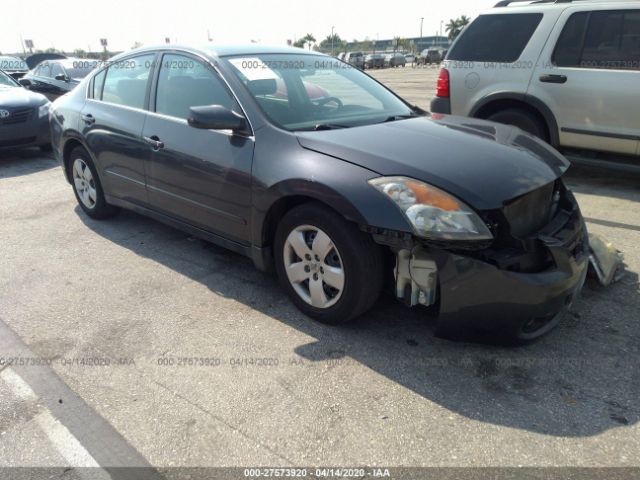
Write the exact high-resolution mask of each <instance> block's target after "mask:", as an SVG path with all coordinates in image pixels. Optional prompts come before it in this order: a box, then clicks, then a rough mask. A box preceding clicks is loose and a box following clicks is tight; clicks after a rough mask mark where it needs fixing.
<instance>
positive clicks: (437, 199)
mask: <svg viewBox="0 0 640 480" xmlns="http://www.w3.org/2000/svg"><path fill="white" fill-rule="evenodd" d="M405 185H406V186H407V187H409V188H410V189H411V190H412V191H413V193H415V194H416V200H417V203H422V204H424V205H431V206H433V207H437V208H439V209H441V210H446V211H448V212H451V211H456V210H461V209H462V208H461V206H460V204H459V203H458V202H457V201H456V200H455V199H454V198H452V197H451V196H450V195H447V194H446V193H444V192H441V191H440V190H436V189H434V188H430V187H429V186H428V185H425V184H424V183H420V182H411V181H408V182H406V183H405Z"/></svg>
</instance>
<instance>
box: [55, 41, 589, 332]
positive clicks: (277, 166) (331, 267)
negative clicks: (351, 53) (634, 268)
mask: <svg viewBox="0 0 640 480" xmlns="http://www.w3.org/2000/svg"><path fill="white" fill-rule="evenodd" d="M125 65H126V68H123V66H125ZM334 65H335V62H334V61H332V59H331V57H328V56H325V55H320V54H317V53H313V52H308V53H307V52H301V51H300V49H293V48H287V47H266V46H263V45H256V44H251V45H247V46H230V47H224V46H213V45H210V46H207V47H203V48H191V47H185V46H174V45H163V46H162V47H155V48H153V47H151V48H143V49H139V50H135V51H131V52H127V53H126V54H122V55H120V56H117V57H115V58H113V59H112V61H111V62H110V63H109V65H108V66H105V67H104V68H100V69H99V70H96V71H95V73H93V74H91V75H90V76H89V77H88V78H86V79H85V80H84V81H83V83H82V88H76V89H75V90H74V91H72V92H71V93H70V94H68V95H65V96H64V97H61V98H59V99H58V100H56V102H55V103H54V104H53V107H52V112H51V115H50V119H51V120H50V121H51V132H52V135H53V145H54V151H55V155H56V157H57V158H58V159H59V161H60V162H61V165H62V167H63V168H62V171H63V172H64V175H65V176H66V179H67V181H68V182H69V183H70V184H71V186H72V188H73V191H74V192H75V195H76V198H77V201H78V203H79V206H80V208H81V209H82V210H83V211H84V212H85V213H86V214H87V215H88V216H90V217H93V218H96V219H104V218H107V217H109V216H112V215H113V214H115V213H116V211H117V208H118V207H123V208H127V209H132V210H135V211H137V212H140V213H142V214H145V215H148V216H151V217H152V218H155V219H157V220H160V221H163V222H166V223H168V224H170V225H172V226H174V227H176V228H181V229H183V230H185V231H187V232H190V233H191V234H193V235H196V236H200V237H202V238H205V239H207V240H209V241H211V242H214V243H216V244H218V245H222V246H224V247H226V248H229V249H232V250H234V251H236V252H238V253H241V254H244V255H247V256H249V257H251V258H252V259H253V261H254V263H255V264H256V266H258V267H259V268H262V269H269V268H270V267H272V266H273V267H274V268H275V271H276V273H277V275H278V279H279V281H280V283H281V285H282V287H283V289H284V290H285V291H286V292H287V294H288V295H289V296H290V298H291V299H292V301H293V303H294V304H295V305H296V306H297V307H298V308H299V309H300V310H301V311H302V312H304V313H305V314H306V315H308V316H309V317H312V318H314V319H316V320H318V321H321V322H325V323H332V324H339V323H344V322H347V321H349V320H351V319H353V318H355V317H357V316H358V315H360V314H362V313H364V312H366V311H367V310H368V309H370V308H371V307H372V306H373V305H374V303H375V302H376V299H377V298H378V296H379V295H380V293H381V290H382V288H383V285H384V284H385V281H387V280H388V281H389V284H390V285H394V291H395V295H396V296H397V297H398V298H399V299H400V300H402V301H403V302H404V303H405V304H406V305H407V306H418V305H423V306H431V307H432V309H433V311H434V313H438V314H439V326H438V329H439V330H438V331H439V332H440V333H443V334H447V331H449V332H451V331H453V332H456V331H461V330H463V329H480V330H484V331H489V332H494V334H496V335H498V336H501V337H506V338H508V339H510V340H514V341H517V342H527V341H531V340H533V339H536V338H538V337H539V336H541V335H543V334H545V333H547V332H548V331H549V330H550V329H552V328H553V327H554V326H555V325H557V323H558V322H559V321H560V319H561V318H562V312H564V311H565V309H566V308H567V306H568V305H570V304H571V302H572V301H573V299H574V298H575V296H576V295H577V294H578V293H579V291H580V289H581V287H582V284H583V282H584V279H585V276H586V272H587V262H588V260H587V259H588V246H587V243H586V230H585V227H584V221H583V219H582V216H581V214H580V210H579V208H578V205H577V203H576V200H575V198H574V196H573V195H572V194H571V192H570V191H569V190H568V189H567V188H566V187H565V185H564V183H563V180H562V175H563V174H564V172H565V170H566V169H567V167H568V163H567V161H566V160H565V159H564V158H563V157H562V156H561V155H560V154H558V153H557V152H556V151H555V150H554V149H552V148H551V147H549V146H547V145H545V144H544V143H543V142H541V141H539V140H537V139H535V138H534V137H532V136H530V135H528V134H526V133H524V132H519V131H518V132H515V133H514V132H513V128H512V127H508V126H504V125H500V124H496V123H491V122H486V121H483V120H470V119H466V118H460V117H453V116H452V117H449V116H443V117H442V118H433V117H431V116H428V115H425V112H424V111H422V110H420V109H418V108H416V107H412V106H410V105H408V104H407V103H406V102H405V101H404V100H402V99H401V98H399V97H398V96H396V95H395V94H394V93H393V92H392V91H390V90H388V89H387V88H386V87H384V86H383V85H382V84H380V83H379V82H377V81H376V80H375V79H373V78H371V77H370V76H368V75H365V74H364V73H362V72H360V71H358V69H355V68H334ZM278 79H281V81H282V82H284V84H285V85H286V92H287V93H286V96H285V97H283V96H282V95H283V93H282V89H281V90H280V94H279V95H276V93H277V92H278ZM304 82H307V83H308V84H313V85H316V86H317V87H319V88H322V89H325V90H326V91H327V93H328V96H326V97H324V98H320V99H316V100H314V99H313V98H311V97H310V94H309V89H308V88H305V87H303V85H304ZM310 107H313V108H310ZM114 228H118V227H117V226H114ZM71 241H72V242H73V239H72V240H71ZM70 248H73V246H72V245H71V246H70ZM92 275H93V276H96V277H98V276H99V275H100V272H98V271H96V272H92ZM265 278H266V277H265Z"/></svg>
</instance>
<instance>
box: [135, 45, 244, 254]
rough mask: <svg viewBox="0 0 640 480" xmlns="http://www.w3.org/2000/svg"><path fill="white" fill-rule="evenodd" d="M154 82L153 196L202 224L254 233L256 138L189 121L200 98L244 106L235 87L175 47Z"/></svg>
mask: <svg viewBox="0 0 640 480" xmlns="http://www.w3.org/2000/svg"><path fill="white" fill-rule="evenodd" d="M154 90H155V94H154V95H153V98H152V104H151V108H150V110H151V112H150V113H149V116H148V118H147V121H146V123H145V126H144V132H143V137H144V138H145V139H147V140H148V141H149V142H150V144H149V145H147V149H148V151H149V152H150V157H149V160H148V162H147V165H146V172H147V184H148V191H149V201H150V203H151V204H152V205H153V207H154V208H157V209H158V210H160V211H162V212H163V213H166V214H168V215H171V216H173V217H176V218H178V219H180V220H182V221H185V222H188V223H190V224H192V225H195V226H197V227H200V228H203V229H205V230H208V231H210V232H214V233H217V234H219V235H222V236H225V237H227V238H232V239H234V240H237V241H241V242H244V241H248V240H249V239H250V232H249V217H250V211H251V209H250V205H251V163H252V160H253V147H254V139H253V138H252V137H244V136H239V135H236V134H233V133H232V132H230V131H218V130H202V129H197V128H193V127H190V126H189V125H188V123H187V118H188V116H189V109H190V108H191V107H195V106H204V105H222V106H224V107H226V108H229V109H234V110H236V111H238V112H241V109H240V107H239V106H238V104H237V102H236V100H235V98H234V96H233V94H232V93H231V92H230V91H229V89H228V87H227V85H226V84H225V82H224V81H223V79H222V78H221V77H220V75H219V74H218V72H216V70H215V69H214V68H213V67H212V66H211V65H210V64H208V63H207V62H205V61H204V60H202V59H200V58H199V57H196V56H191V55H188V54H186V53H174V52H171V53H169V52H168V53H165V54H164V55H163V57H162V60H161V62H160V70H159V72H158V77H157V80H156V83H155V88H154ZM154 142H155V145H154Z"/></svg>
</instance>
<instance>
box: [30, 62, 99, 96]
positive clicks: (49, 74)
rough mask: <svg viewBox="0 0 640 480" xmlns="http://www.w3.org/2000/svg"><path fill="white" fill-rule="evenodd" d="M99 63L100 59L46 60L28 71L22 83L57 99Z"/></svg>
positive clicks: (71, 88)
mask: <svg viewBox="0 0 640 480" xmlns="http://www.w3.org/2000/svg"><path fill="white" fill-rule="evenodd" d="M98 63H99V62H98V60H92V59H81V58H65V59H62V60H45V61H44V62H42V63H40V64H38V65H37V66H36V67H35V68H34V69H33V70H32V71H30V72H29V73H27V74H26V75H25V76H24V77H23V78H22V79H21V81H20V83H22V85H24V86H25V87H27V88H28V89H29V90H33V91H34V92H38V93H42V94H43V95H45V96H46V97H47V98H49V99H50V100H55V99H56V98H58V97H59V96H60V95H64V94H65V93H67V92H70V91H71V90H73V89H74V88H75V87H76V86H77V85H78V84H79V83H80V81H81V80H82V79H83V78H84V77H86V76H87V75H88V74H89V72H91V71H92V70H93V69H94V68H95V67H96V66H97V65H98Z"/></svg>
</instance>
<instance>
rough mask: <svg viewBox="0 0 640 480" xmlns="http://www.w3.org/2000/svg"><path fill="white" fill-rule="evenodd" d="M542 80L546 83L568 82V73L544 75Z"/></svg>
mask: <svg viewBox="0 0 640 480" xmlns="http://www.w3.org/2000/svg"><path fill="white" fill-rule="evenodd" d="M540 81H541V82H544V83H567V77H566V75H542V76H541V77H540Z"/></svg>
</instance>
